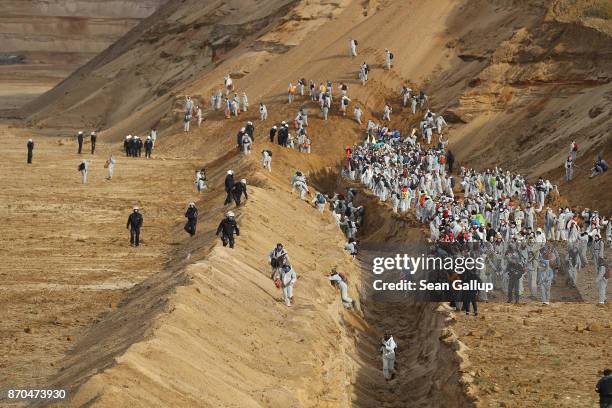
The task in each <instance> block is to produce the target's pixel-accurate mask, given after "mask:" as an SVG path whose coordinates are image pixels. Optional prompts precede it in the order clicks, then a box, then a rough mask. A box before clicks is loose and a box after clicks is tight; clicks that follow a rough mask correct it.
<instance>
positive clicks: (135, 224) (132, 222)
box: [126, 207, 143, 246]
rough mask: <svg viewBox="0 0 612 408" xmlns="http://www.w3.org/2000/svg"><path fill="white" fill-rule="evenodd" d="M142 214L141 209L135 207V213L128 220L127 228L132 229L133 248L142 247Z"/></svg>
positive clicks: (131, 242)
mask: <svg viewBox="0 0 612 408" xmlns="http://www.w3.org/2000/svg"><path fill="white" fill-rule="evenodd" d="M142 221H143V219H142V214H140V209H139V208H138V207H134V211H132V213H131V214H130V216H129V217H128V220H127V225H126V228H129V229H130V244H132V246H138V245H140V227H142Z"/></svg>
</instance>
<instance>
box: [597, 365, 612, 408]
mask: <svg viewBox="0 0 612 408" xmlns="http://www.w3.org/2000/svg"><path fill="white" fill-rule="evenodd" d="M595 391H596V392H597V393H598V394H599V408H612V370H610V369H609V368H606V369H605V370H604V371H603V377H601V378H600V379H599V381H597V385H596V386H595Z"/></svg>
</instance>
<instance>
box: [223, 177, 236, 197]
mask: <svg viewBox="0 0 612 408" xmlns="http://www.w3.org/2000/svg"><path fill="white" fill-rule="evenodd" d="M233 188H234V172H233V171H232V170H228V171H227V176H225V192H226V193H227V197H225V202H224V203H223V205H228V204H229V203H231V202H232V189H233Z"/></svg>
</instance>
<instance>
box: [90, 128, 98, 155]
mask: <svg viewBox="0 0 612 408" xmlns="http://www.w3.org/2000/svg"><path fill="white" fill-rule="evenodd" d="M97 139H98V135H96V132H91V135H90V140H91V154H94V152H95V151H96V140H97Z"/></svg>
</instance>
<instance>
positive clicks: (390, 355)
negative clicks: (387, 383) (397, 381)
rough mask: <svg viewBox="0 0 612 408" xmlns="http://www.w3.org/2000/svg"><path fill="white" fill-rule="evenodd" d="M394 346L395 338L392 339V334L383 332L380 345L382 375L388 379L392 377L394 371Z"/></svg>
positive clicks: (395, 346) (395, 345)
mask: <svg viewBox="0 0 612 408" xmlns="http://www.w3.org/2000/svg"><path fill="white" fill-rule="evenodd" d="M396 348H397V344H396V343H395V340H393V336H392V335H390V334H385V336H384V337H383V341H382V345H381V346H380V351H381V353H382V361H383V375H384V376H385V380H390V379H392V378H393V372H394V371H395V349H396Z"/></svg>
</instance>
